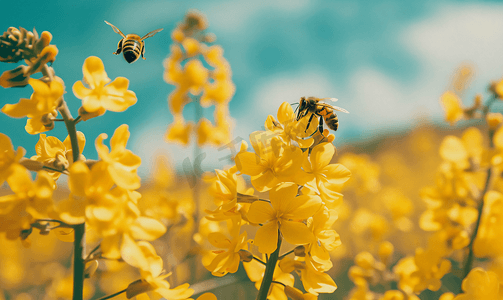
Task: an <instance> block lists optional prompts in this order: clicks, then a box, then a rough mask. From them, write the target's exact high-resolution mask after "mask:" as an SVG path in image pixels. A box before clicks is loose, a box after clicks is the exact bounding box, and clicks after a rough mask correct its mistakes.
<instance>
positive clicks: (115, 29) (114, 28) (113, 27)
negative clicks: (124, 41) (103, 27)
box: [105, 21, 126, 38]
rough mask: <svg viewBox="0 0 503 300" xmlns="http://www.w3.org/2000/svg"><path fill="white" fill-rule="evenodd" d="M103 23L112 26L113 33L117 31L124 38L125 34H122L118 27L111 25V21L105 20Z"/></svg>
mask: <svg viewBox="0 0 503 300" xmlns="http://www.w3.org/2000/svg"><path fill="white" fill-rule="evenodd" d="M105 23H107V24H108V25H110V26H112V29H113V30H114V31H115V33H118V34H120V35H121V36H122V37H123V38H125V37H126V36H125V35H124V33H122V31H120V30H119V28H117V27H115V26H114V25H112V24H111V23H108V22H107V21H105Z"/></svg>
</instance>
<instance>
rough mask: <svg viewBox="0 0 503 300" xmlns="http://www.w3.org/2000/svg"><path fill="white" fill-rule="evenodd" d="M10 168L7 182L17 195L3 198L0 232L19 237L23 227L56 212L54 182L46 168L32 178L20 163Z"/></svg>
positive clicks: (24, 228) (1, 201) (0, 208)
mask: <svg viewBox="0 0 503 300" xmlns="http://www.w3.org/2000/svg"><path fill="white" fill-rule="evenodd" d="M11 168H12V173H11V174H10V176H9V177H8V178H7V183H8V184H9V186H10V188H11V189H12V191H13V192H14V194H12V195H6V196H1V197H0V232H6V234H7V238H8V239H16V238H19V236H20V233H21V231H22V230H27V229H30V227H31V223H32V222H33V221H35V220H36V219H44V218H48V217H49V216H50V214H52V212H53V211H54V207H53V200H52V193H53V190H54V181H53V180H52V178H51V176H49V174H48V173H47V172H45V171H40V172H38V176H37V179H36V180H35V181H32V179H31V175H30V173H29V172H28V171H27V170H26V169H25V168H24V167H22V166H21V165H18V164H15V165H13V166H12V167H11Z"/></svg>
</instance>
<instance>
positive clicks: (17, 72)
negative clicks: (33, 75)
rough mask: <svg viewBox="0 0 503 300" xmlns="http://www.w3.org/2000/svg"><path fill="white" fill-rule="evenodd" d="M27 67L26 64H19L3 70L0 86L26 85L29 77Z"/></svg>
mask: <svg viewBox="0 0 503 300" xmlns="http://www.w3.org/2000/svg"><path fill="white" fill-rule="evenodd" d="M28 68H29V67H27V66H19V67H17V68H15V69H12V70H9V71H5V72H3V73H2V76H0V86H2V87H4V88H10V87H23V86H27V85H28V80H29V79H30V74H27V73H28Z"/></svg>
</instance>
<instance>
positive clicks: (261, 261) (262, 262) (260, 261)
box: [253, 256, 266, 266]
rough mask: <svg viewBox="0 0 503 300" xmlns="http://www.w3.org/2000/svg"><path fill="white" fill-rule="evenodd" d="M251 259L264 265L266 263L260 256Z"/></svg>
mask: <svg viewBox="0 0 503 300" xmlns="http://www.w3.org/2000/svg"><path fill="white" fill-rule="evenodd" d="M253 259H254V260H256V261H258V262H259V263H261V264H263V265H264V266H265V265H266V263H265V262H264V261H263V260H261V259H260V258H258V257H255V256H254V257H253Z"/></svg>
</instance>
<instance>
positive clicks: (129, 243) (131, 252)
mask: <svg viewBox="0 0 503 300" xmlns="http://www.w3.org/2000/svg"><path fill="white" fill-rule="evenodd" d="M121 257H122V259H124V261H125V262H126V263H128V264H129V265H131V266H133V267H136V268H139V269H141V270H148V268H149V263H148V260H147V258H146V257H145V255H144V253H143V251H141V248H140V247H139V246H138V244H137V243H136V242H135V241H134V240H133V239H132V238H131V237H130V236H129V235H127V234H125V235H124V236H123V238H122V245H121Z"/></svg>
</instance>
